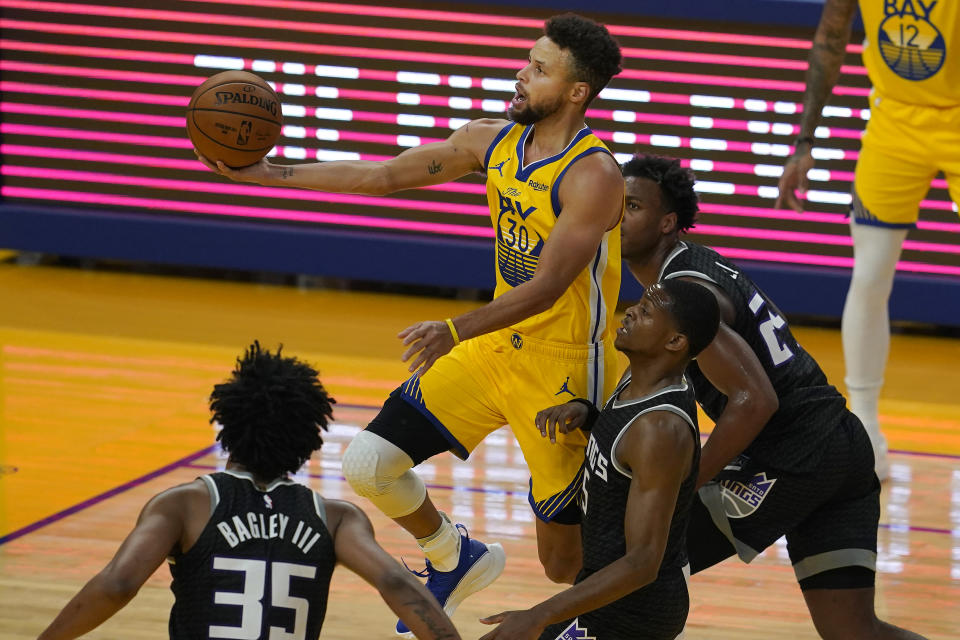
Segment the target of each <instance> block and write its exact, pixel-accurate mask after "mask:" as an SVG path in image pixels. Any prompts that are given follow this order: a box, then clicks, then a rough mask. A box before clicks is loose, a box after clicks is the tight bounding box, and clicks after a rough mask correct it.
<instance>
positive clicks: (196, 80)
mask: <svg viewBox="0 0 960 640" xmlns="http://www.w3.org/2000/svg"><path fill="white" fill-rule="evenodd" d="M0 22H3V21H2V20H0ZM0 28H2V26H0ZM0 71H23V72H27V73H45V74H49V75H62V76H78V77H81V78H99V79H101V80H123V81H127V82H150V83H154V82H156V83H161V84H180V85H187V86H191V87H195V86H199V85H200V84H202V83H203V81H204V80H206V78H204V77H202V76H178V75H172V74H169V73H150V72H149V71H120V70H117V69H94V68H90V67H68V66H65V65H56V64H37V63H33V62H19V61H17V60H0Z"/></svg>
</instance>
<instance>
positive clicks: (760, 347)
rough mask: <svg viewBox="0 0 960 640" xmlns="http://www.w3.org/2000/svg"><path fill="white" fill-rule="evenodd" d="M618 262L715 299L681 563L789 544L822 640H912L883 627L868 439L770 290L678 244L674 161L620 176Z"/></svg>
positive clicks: (714, 256)
mask: <svg viewBox="0 0 960 640" xmlns="http://www.w3.org/2000/svg"><path fill="white" fill-rule="evenodd" d="M623 175H624V178H625V179H626V204H627V207H626V213H625V214H624V220H623V225H622V232H623V258H624V260H625V261H626V263H627V266H628V267H629V269H630V272H631V273H632V274H633V275H634V277H635V278H636V279H637V280H638V281H639V282H640V283H641V284H642V285H644V286H645V287H647V286H652V285H654V284H655V283H657V282H669V281H670V280H672V279H676V278H684V279H690V280H692V281H694V282H697V283H699V284H701V285H703V286H704V287H706V288H707V289H709V290H710V291H711V292H713V294H714V296H716V299H717V302H718V303H719V305H720V319H721V324H720V329H719V331H718V332H717V337H716V338H714V340H713V342H711V343H710V345H709V346H707V347H706V348H705V349H704V350H703V352H701V353H700V355H698V356H697V359H696V360H694V361H693V362H692V363H691V364H690V365H689V366H688V367H687V373H686V375H687V377H688V378H689V379H690V381H691V383H692V384H693V387H694V389H696V395H697V401H698V402H699V403H700V406H701V407H702V408H703V410H704V412H705V413H706V414H707V415H708V416H709V417H710V419H711V420H713V421H714V422H715V423H716V424H715V426H714V429H713V431H712V432H711V434H710V438H709V439H708V440H707V442H706V443H705V444H704V446H703V455H702V457H701V461H700V473H699V479H698V480H697V486H698V488H699V491H698V493H697V496H696V498H695V499H694V501H693V506H692V508H691V514H690V528H689V531H690V535H689V536H688V538H687V553H688V555H689V558H690V569H691V571H692V572H693V573H697V572H698V571H703V570H704V569H707V568H709V567H712V566H714V565H715V564H718V563H720V562H722V561H723V560H726V559H727V558H729V557H732V556H734V555H736V556H739V557H740V559H741V560H743V561H744V562H750V561H752V560H753V559H754V558H756V557H757V556H758V555H759V554H760V553H761V552H762V551H763V550H764V549H766V548H767V547H769V546H770V545H772V544H773V543H774V542H776V540H777V539H779V538H780V537H781V536H786V539H787V553H788V554H789V556H790V562H791V563H792V564H793V569H794V573H795V575H796V578H797V581H798V582H799V583H800V590H801V591H802V592H803V597H804V600H805V601H806V603H807V608H808V609H809V610H810V616H811V618H812V619H813V624H814V626H815V627H816V629H817V632H818V633H819V634H820V637H822V638H824V639H825V640H834V639H836V640H841V639H844V640H846V639H849V638H875V639H888V638H889V639H894V638H896V639H901V640H906V639H913V640H916V639H917V638H920V636H918V635H916V634H914V633H911V632H910V631H906V630H904V629H901V628H899V627H895V626H894V625H892V624H889V623H887V622H884V621H882V620H880V619H878V618H877V614H876V611H875V609H874V582H875V579H876V565H877V526H878V523H879V520H880V481H879V480H878V479H877V476H876V474H875V473H874V470H873V451H872V447H871V445H870V438H869V436H868V434H867V432H866V430H865V429H864V428H863V425H862V424H861V423H860V420H858V419H857V416H856V415H854V414H853V413H851V412H850V411H849V410H847V408H846V403H845V401H844V398H843V396H842V395H840V392H839V391H837V390H836V389H835V388H834V387H833V386H832V385H830V383H829V382H828V381H827V377H826V375H824V373H823V371H822V370H821V369H820V365H818V364H817V362H816V361H815V360H814V359H813V358H812V357H811V356H810V354H808V353H807V352H806V351H804V349H803V347H801V346H800V344H799V343H797V341H796V339H795V338H794V337H793V334H792V333H791V332H790V327H789V326H788V325H787V322H786V320H785V319H784V317H783V315H782V314H781V313H780V311H779V310H778V309H777V307H776V306H775V305H774V303H773V301H771V300H770V299H769V298H768V297H767V296H766V294H764V292H763V291H761V290H760V289H759V288H757V286H756V285H755V284H754V283H753V282H752V281H751V280H750V277H749V276H748V275H747V274H746V273H744V272H743V271H741V270H740V269H739V268H738V267H737V266H736V265H735V264H734V263H732V262H730V261H729V260H727V259H726V258H724V257H723V256H721V255H720V254H718V253H717V252H716V251H714V250H712V249H710V248H708V247H704V246H702V245H698V244H696V243H693V242H690V241H689V240H680V233H681V232H686V231H687V230H688V229H690V228H692V227H693V226H694V223H695V221H696V214H697V209H698V204H697V195H696V192H695V191H694V188H693V187H694V177H693V173H692V172H691V171H689V170H686V169H683V168H681V166H680V162H679V161H677V160H674V159H670V158H661V157H658V156H638V157H636V158H634V159H633V160H631V161H630V162H627V163H626V164H625V165H624V166H623Z"/></svg>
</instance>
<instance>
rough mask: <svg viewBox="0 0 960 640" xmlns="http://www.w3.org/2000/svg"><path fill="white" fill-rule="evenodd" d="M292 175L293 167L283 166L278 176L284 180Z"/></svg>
mask: <svg viewBox="0 0 960 640" xmlns="http://www.w3.org/2000/svg"><path fill="white" fill-rule="evenodd" d="M292 177H293V167H284V168H283V171H281V172H280V178H282V179H283V180H286V179H287V178H292Z"/></svg>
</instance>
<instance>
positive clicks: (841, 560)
mask: <svg viewBox="0 0 960 640" xmlns="http://www.w3.org/2000/svg"><path fill="white" fill-rule="evenodd" d="M823 447H824V454H823V458H822V459H821V461H820V463H819V465H818V466H817V467H816V468H815V469H814V470H812V471H810V472H807V473H788V472H785V471H780V470H777V469H776V468H774V467H772V466H770V465H769V464H761V463H759V461H756V460H752V459H750V457H749V456H748V455H742V456H740V457H739V458H737V460H735V461H734V462H733V463H731V464H730V465H727V468H726V469H724V470H723V471H722V472H721V473H720V474H718V475H717V477H716V478H715V479H714V480H713V481H711V482H710V483H708V484H707V485H706V486H704V487H702V488H701V489H700V491H699V492H698V494H697V497H696V499H695V500H694V504H693V507H692V509H691V515H690V524H689V527H688V529H687V553H688V555H689V558H690V568H691V571H692V572H693V573H696V572H698V571H702V570H703V569H706V568H707V567H710V566H713V565H714V564H716V563H718V562H720V561H721V560H724V559H725V558H728V557H730V556H731V555H734V554H735V553H736V554H737V555H739V556H740V558H741V559H742V560H743V561H744V562H750V561H751V560H753V559H754V558H755V557H756V556H757V555H758V554H759V553H760V552H761V551H763V550H764V549H766V548H767V547H769V546H770V545H771V544H773V543H774V542H775V541H776V540H777V539H778V538H780V536H786V538H787V552H788V553H789V555H790V561H791V562H792V563H793V568H794V572H795V573H796V575H797V580H799V581H800V585H801V587H802V588H848V587H866V586H872V585H873V577H874V572H875V571H876V562H877V525H878V523H879V521H880V482H879V480H877V476H876V474H875V473H874V471H873V466H874V462H873V449H872V448H871V446H870V440H869V437H868V436H867V433H866V431H865V430H864V428H863V425H861V424H860V421H859V420H858V419H857V418H856V416H854V415H853V414H852V413H849V412H848V413H847V415H846V416H845V418H844V421H843V423H841V424H840V425H838V427H837V428H836V429H835V430H834V432H833V434H832V435H831V436H830V437H829V438H828V439H827V440H825V441H824V443H823ZM851 568H853V570H851V571H844V570H846V569H851ZM825 572H830V574H828V575H835V576H836V577H837V579H836V584H831V583H830V580H824V579H823V578H824V576H823V575H821V574H824V573H825ZM814 576H820V578H817V579H814Z"/></svg>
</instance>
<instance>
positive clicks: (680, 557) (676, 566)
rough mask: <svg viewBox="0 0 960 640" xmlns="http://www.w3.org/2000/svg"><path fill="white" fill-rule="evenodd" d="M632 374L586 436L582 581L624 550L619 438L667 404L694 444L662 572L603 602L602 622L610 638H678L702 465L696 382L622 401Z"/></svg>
mask: <svg viewBox="0 0 960 640" xmlns="http://www.w3.org/2000/svg"><path fill="white" fill-rule="evenodd" d="M629 381H630V377H629V375H628V376H627V377H626V378H625V379H624V380H623V381H622V382H621V383H620V385H619V386H618V387H617V390H616V391H615V392H614V393H613V395H612V396H611V398H610V400H608V401H607V404H606V405H605V406H604V408H603V411H601V412H600V416H599V417H598V418H597V421H596V423H595V424H594V426H593V430H592V431H591V433H590V440H589V441H588V443H587V452H586V459H585V462H584V467H585V468H584V478H583V493H582V494H581V497H580V506H581V508H582V509H583V512H584V518H583V522H582V523H581V532H582V533H581V538H582V542H583V569H582V570H581V572H580V575H578V576H577V582H580V581H582V580H584V579H585V578H586V577H587V576H589V575H590V574H592V573H594V572H596V571H598V570H600V569H602V568H603V567H605V566H607V565H609V564H611V563H613V562H614V561H616V560H618V559H620V558H622V557H623V556H624V555H625V554H626V550H627V545H626V538H625V536H624V515H625V514H626V510H627V497H628V496H629V493H630V483H631V480H632V473H631V470H629V469H625V468H624V467H623V466H622V465H620V464H619V463H618V462H617V459H616V456H615V455H614V452H615V450H616V448H617V445H618V443H619V442H620V439H621V437H622V436H623V434H624V433H626V431H627V429H628V428H630V427H631V425H633V423H634V422H635V421H636V420H637V418H639V417H640V416H642V415H644V414H647V413H650V412H653V411H669V412H671V413H674V414H676V415H678V416H680V417H681V418H682V419H683V420H684V421H685V422H687V423H688V424H689V425H690V437H691V439H692V440H693V441H694V445H695V447H694V453H693V460H692V464H691V466H690V474H689V475H688V476H687V477H686V478H685V479H684V481H683V483H682V484H681V485H680V490H679V492H678V494H677V503H676V506H675V507H674V511H673V517H672V520H671V521H670V534H669V537H668V539H667V546H666V548H665V550H664V554H663V561H662V563H661V564H660V571H659V573H658V576H657V579H656V580H655V581H654V582H653V583H651V584H649V585H646V586H644V587H642V588H641V589H638V590H637V591H634V592H633V593H631V594H629V595H627V596H624V597H623V598H621V599H619V600H617V601H616V602H613V603H611V604H610V605H607V606H606V607H603V609H601V611H603V612H604V616H603V618H604V623H603V627H604V628H605V630H606V633H607V635H608V636H609V637H629V638H637V637H643V638H647V637H650V638H658V637H670V638H672V637H674V636H675V635H676V634H677V633H679V631H680V630H681V629H682V628H683V622H684V620H685V619H686V615H687V607H688V603H689V601H688V599H687V585H686V577H685V576H684V567H685V565H687V552H686V533H687V520H688V518H689V514H690V504H691V501H692V500H693V496H694V486H695V484H696V479H697V472H698V470H699V465H700V432H699V429H698V428H697V404H696V397H695V395H694V391H693V387H692V385H690V384H689V383H688V382H687V381H686V380H684V381H683V384H681V385H675V386H669V387H665V388H663V389H661V390H660V391H658V392H656V393H654V394H651V395H649V396H647V397H644V398H639V399H636V400H629V401H623V402H621V401H620V400H619V399H618V398H619V395H620V392H621V391H622V390H623V389H624V388H625V387H626V385H627V384H628V383H629ZM608 614H609V615H608ZM677 625H679V628H677ZM640 629H642V630H643V633H640Z"/></svg>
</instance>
